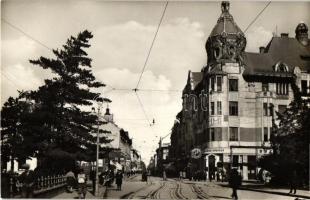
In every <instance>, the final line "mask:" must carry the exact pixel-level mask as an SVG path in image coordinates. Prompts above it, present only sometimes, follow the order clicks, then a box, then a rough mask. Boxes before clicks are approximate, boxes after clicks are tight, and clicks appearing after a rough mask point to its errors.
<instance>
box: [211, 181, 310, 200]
mask: <svg viewBox="0 0 310 200" xmlns="http://www.w3.org/2000/svg"><path fill="white" fill-rule="evenodd" d="M214 183H215V184H218V185H220V186H223V187H229V185H228V183H227V182H214ZM240 190H249V191H255V192H264V193H269V194H277V195H284V196H289V197H297V198H305V199H310V191H308V190H300V189H299V190H297V192H296V194H289V191H290V189H289V188H275V187H270V186H269V187H268V186H266V185H264V184H262V183H254V182H242V186H241V187H240Z"/></svg>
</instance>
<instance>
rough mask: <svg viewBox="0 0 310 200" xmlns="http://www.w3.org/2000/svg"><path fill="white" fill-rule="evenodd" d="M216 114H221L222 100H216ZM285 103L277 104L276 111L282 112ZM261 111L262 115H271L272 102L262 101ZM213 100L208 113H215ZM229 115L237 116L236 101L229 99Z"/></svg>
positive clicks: (284, 108)
mask: <svg viewBox="0 0 310 200" xmlns="http://www.w3.org/2000/svg"><path fill="white" fill-rule="evenodd" d="M216 105H217V106H216V108H217V115H222V102H221V101H217V102H216ZM286 108H287V106H286V105H278V112H279V113H281V114H282V113H283V112H284V111H285V110H286ZM263 112H264V116H272V115H273V104H272V103H270V104H269V106H268V103H263ZM215 113H216V111H215V102H211V108H210V114H211V115H215ZM229 115H230V116H238V101H229Z"/></svg>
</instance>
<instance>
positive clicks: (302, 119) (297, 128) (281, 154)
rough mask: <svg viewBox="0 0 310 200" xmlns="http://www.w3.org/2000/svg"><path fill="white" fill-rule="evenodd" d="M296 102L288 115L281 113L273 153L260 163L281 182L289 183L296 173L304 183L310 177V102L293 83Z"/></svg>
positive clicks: (291, 105) (275, 128) (272, 139)
mask: <svg viewBox="0 0 310 200" xmlns="http://www.w3.org/2000/svg"><path fill="white" fill-rule="evenodd" d="M291 85H292V90H293V92H294V100H293V101H292V102H291V103H290V105H289V106H288V108H287V109H286V110H285V112H284V113H278V112H277V116H278V121H279V123H278V124H276V123H273V131H272V134H271V139H270V140H271V144H272V148H273V153H272V154H271V155H268V156H265V157H263V158H262V159H261V160H260V165H261V166H262V167H264V168H265V169H267V170H269V171H271V172H272V173H273V174H274V175H275V176H276V178H278V180H279V181H284V180H286V179H287V178H288V177H289V176H288V174H290V173H292V172H293V171H294V170H296V171H297V172H298V175H299V178H300V180H304V181H305V182H307V181H308V180H306V179H308V177H309V134H310V131H309V130H310V99H308V98H302V96H301V93H300V91H299V88H298V87H297V85H296V84H295V81H293V82H292V83H291Z"/></svg>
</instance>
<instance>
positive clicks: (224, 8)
mask: <svg viewBox="0 0 310 200" xmlns="http://www.w3.org/2000/svg"><path fill="white" fill-rule="evenodd" d="M229 6H230V3H229V1H222V5H221V8H222V13H224V12H227V13H228V12H229Z"/></svg>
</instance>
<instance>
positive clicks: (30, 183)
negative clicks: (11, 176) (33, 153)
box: [19, 164, 35, 199]
mask: <svg viewBox="0 0 310 200" xmlns="http://www.w3.org/2000/svg"><path fill="white" fill-rule="evenodd" d="M22 168H24V169H25V171H24V172H23V173H22V174H21V175H20V177H19V182H20V183H21V186H22V187H21V193H22V198H24V199H25V198H33V189H34V180H35V177H34V173H33V171H32V170H30V169H29V168H30V166H29V165H28V164H24V165H23V166H22Z"/></svg>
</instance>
